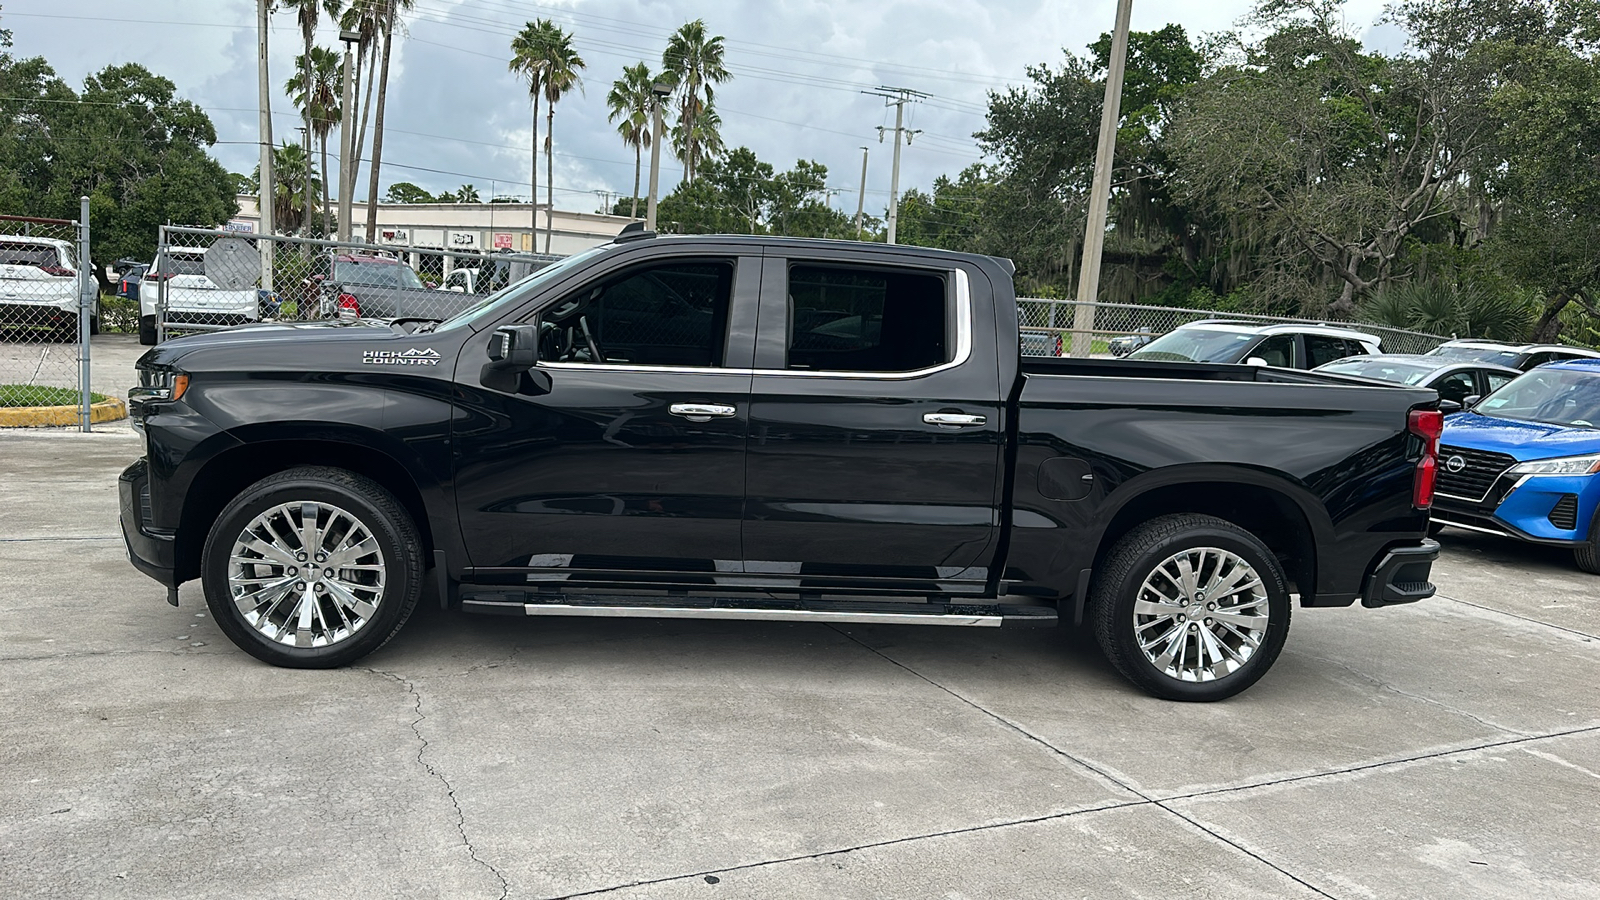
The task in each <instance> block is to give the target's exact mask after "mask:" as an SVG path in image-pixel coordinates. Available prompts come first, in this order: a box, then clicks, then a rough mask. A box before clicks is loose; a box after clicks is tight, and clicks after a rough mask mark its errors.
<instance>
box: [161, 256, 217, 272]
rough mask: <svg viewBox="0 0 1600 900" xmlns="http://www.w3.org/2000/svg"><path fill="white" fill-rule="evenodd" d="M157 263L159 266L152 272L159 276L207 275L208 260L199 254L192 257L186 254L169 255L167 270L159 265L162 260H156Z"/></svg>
mask: <svg viewBox="0 0 1600 900" xmlns="http://www.w3.org/2000/svg"><path fill="white" fill-rule="evenodd" d="M156 262H157V263H158V265H156V266H155V267H154V268H153V269H151V271H152V272H154V273H155V274H157V275H204V274H206V258H205V257H204V256H201V255H199V254H195V255H193V256H190V255H188V254H185V253H168V254H167V262H166V268H162V267H161V266H160V265H159V263H160V262H161V260H160V259H159V258H158V259H157V260H156Z"/></svg>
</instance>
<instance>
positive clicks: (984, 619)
mask: <svg viewBox="0 0 1600 900" xmlns="http://www.w3.org/2000/svg"><path fill="white" fill-rule="evenodd" d="M523 611H524V613H525V614H526V615H530V616H595V617H599V618H620V619H743V620H751V621H758V622H865V623H869V624H874V625H969V626H976V627H980V628H999V627H1000V623H1001V622H1003V621H1004V620H1005V618H1004V617H1003V616H965V615H952V614H950V613H887V612H853V611H850V610H837V611H830V610H821V609H741V608H739V607H724V606H716V607H706V608H700V609H696V608H685V607H681V606H575V605H571V604H567V603H524V604H523Z"/></svg>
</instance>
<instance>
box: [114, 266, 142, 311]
mask: <svg viewBox="0 0 1600 900" xmlns="http://www.w3.org/2000/svg"><path fill="white" fill-rule="evenodd" d="M148 268H150V266H149V264H147V263H142V262H139V261H137V260H132V259H119V260H117V296H118V297H121V298H122V299H124V300H132V301H134V302H138V300H139V281H140V280H141V279H142V278H143V277H144V273H145V270H146V269H148Z"/></svg>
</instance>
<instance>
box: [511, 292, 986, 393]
mask: <svg viewBox="0 0 1600 900" xmlns="http://www.w3.org/2000/svg"><path fill="white" fill-rule="evenodd" d="M954 271H955V282H956V352H955V356H953V357H952V358H951V359H950V361H949V362H943V363H940V364H938V365H937V366H929V367H928V368H926V369H914V370H912V371H910V372H852V371H836V370H832V369H815V370H813V369H750V368H721V367H717V366H710V367H707V366H634V365H626V364H622V363H581V362H542V361H541V362H538V363H535V364H534V365H535V366H536V367H537V368H541V369H582V370H584V371H587V372H658V373H666V374H672V375H795V376H800V377H802V378H851V379H862V380H870V381H904V380H908V379H912V378H924V377H927V376H929V375H933V374H936V373H939V372H944V371H946V370H949V369H954V368H955V367H957V366H960V365H962V364H964V363H966V362H967V360H969V359H971V358H972V331H973V323H972V284H971V282H970V280H969V279H968V277H967V273H966V270H965V269H960V268H958V269H955V270H954Z"/></svg>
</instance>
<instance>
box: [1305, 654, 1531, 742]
mask: <svg viewBox="0 0 1600 900" xmlns="http://www.w3.org/2000/svg"><path fill="white" fill-rule="evenodd" d="M1301 655H1302V656H1304V657H1305V658H1306V659H1314V660H1317V661H1318V662H1325V663H1328V664H1329V665H1332V666H1338V667H1339V668H1341V669H1343V670H1345V671H1346V672H1349V673H1350V674H1351V675H1354V676H1356V677H1357V678H1360V679H1362V680H1363V681H1368V682H1371V683H1372V684H1375V685H1377V686H1378V687H1381V688H1383V689H1384V690H1386V691H1391V692H1393V693H1396V694H1399V695H1400V696H1402V697H1406V698H1409V699H1411V700H1416V701H1418V702H1421V703H1429V704H1432V705H1434V706H1437V707H1439V708H1440V709H1443V710H1445V711H1447V712H1452V713H1455V714H1456V715H1458V716H1463V717H1465V718H1468V719H1471V720H1472V721H1474V722H1477V723H1478V724H1479V725H1482V726H1484V727H1485V728H1493V729H1494V730H1495V731H1503V732H1505V733H1506V734H1514V735H1517V736H1518V737H1532V733H1531V732H1527V731H1523V730H1522V729H1520V728H1512V727H1510V726H1507V725H1499V724H1496V723H1494V722H1491V721H1489V720H1488V719H1485V718H1483V717H1482V716H1478V715H1474V714H1473V713H1470V712H1467V711H1466V710H1464V709H1457V708H1456V707H1454V706H1451V705H1450V704H1448V703H1445V702H1444V701H1442V700H1435V699H1433V698H1432V697H1424V696H1422V695H1421V694H1413V693H1411V692H1410V691H1403V690H1401V689H1400V688H1397V687H1395V686H1394V685H1392V684H1390V683H1388V682H1387V681H1384V680H1383V679H1382V678H1379V677H1377V676H1376V675H1369V674H1367V673H1366V672H1362V671H1360V670H1358V669H1356V668H1354V667H1352V666H1350V665H1349V664H1348V663H1342V662H1340V661H1339V660H1337V659H1330V658H1328V657H1326V656H1315V655H1312V654H1309V653H1305V654H1301Z"/></svg>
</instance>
